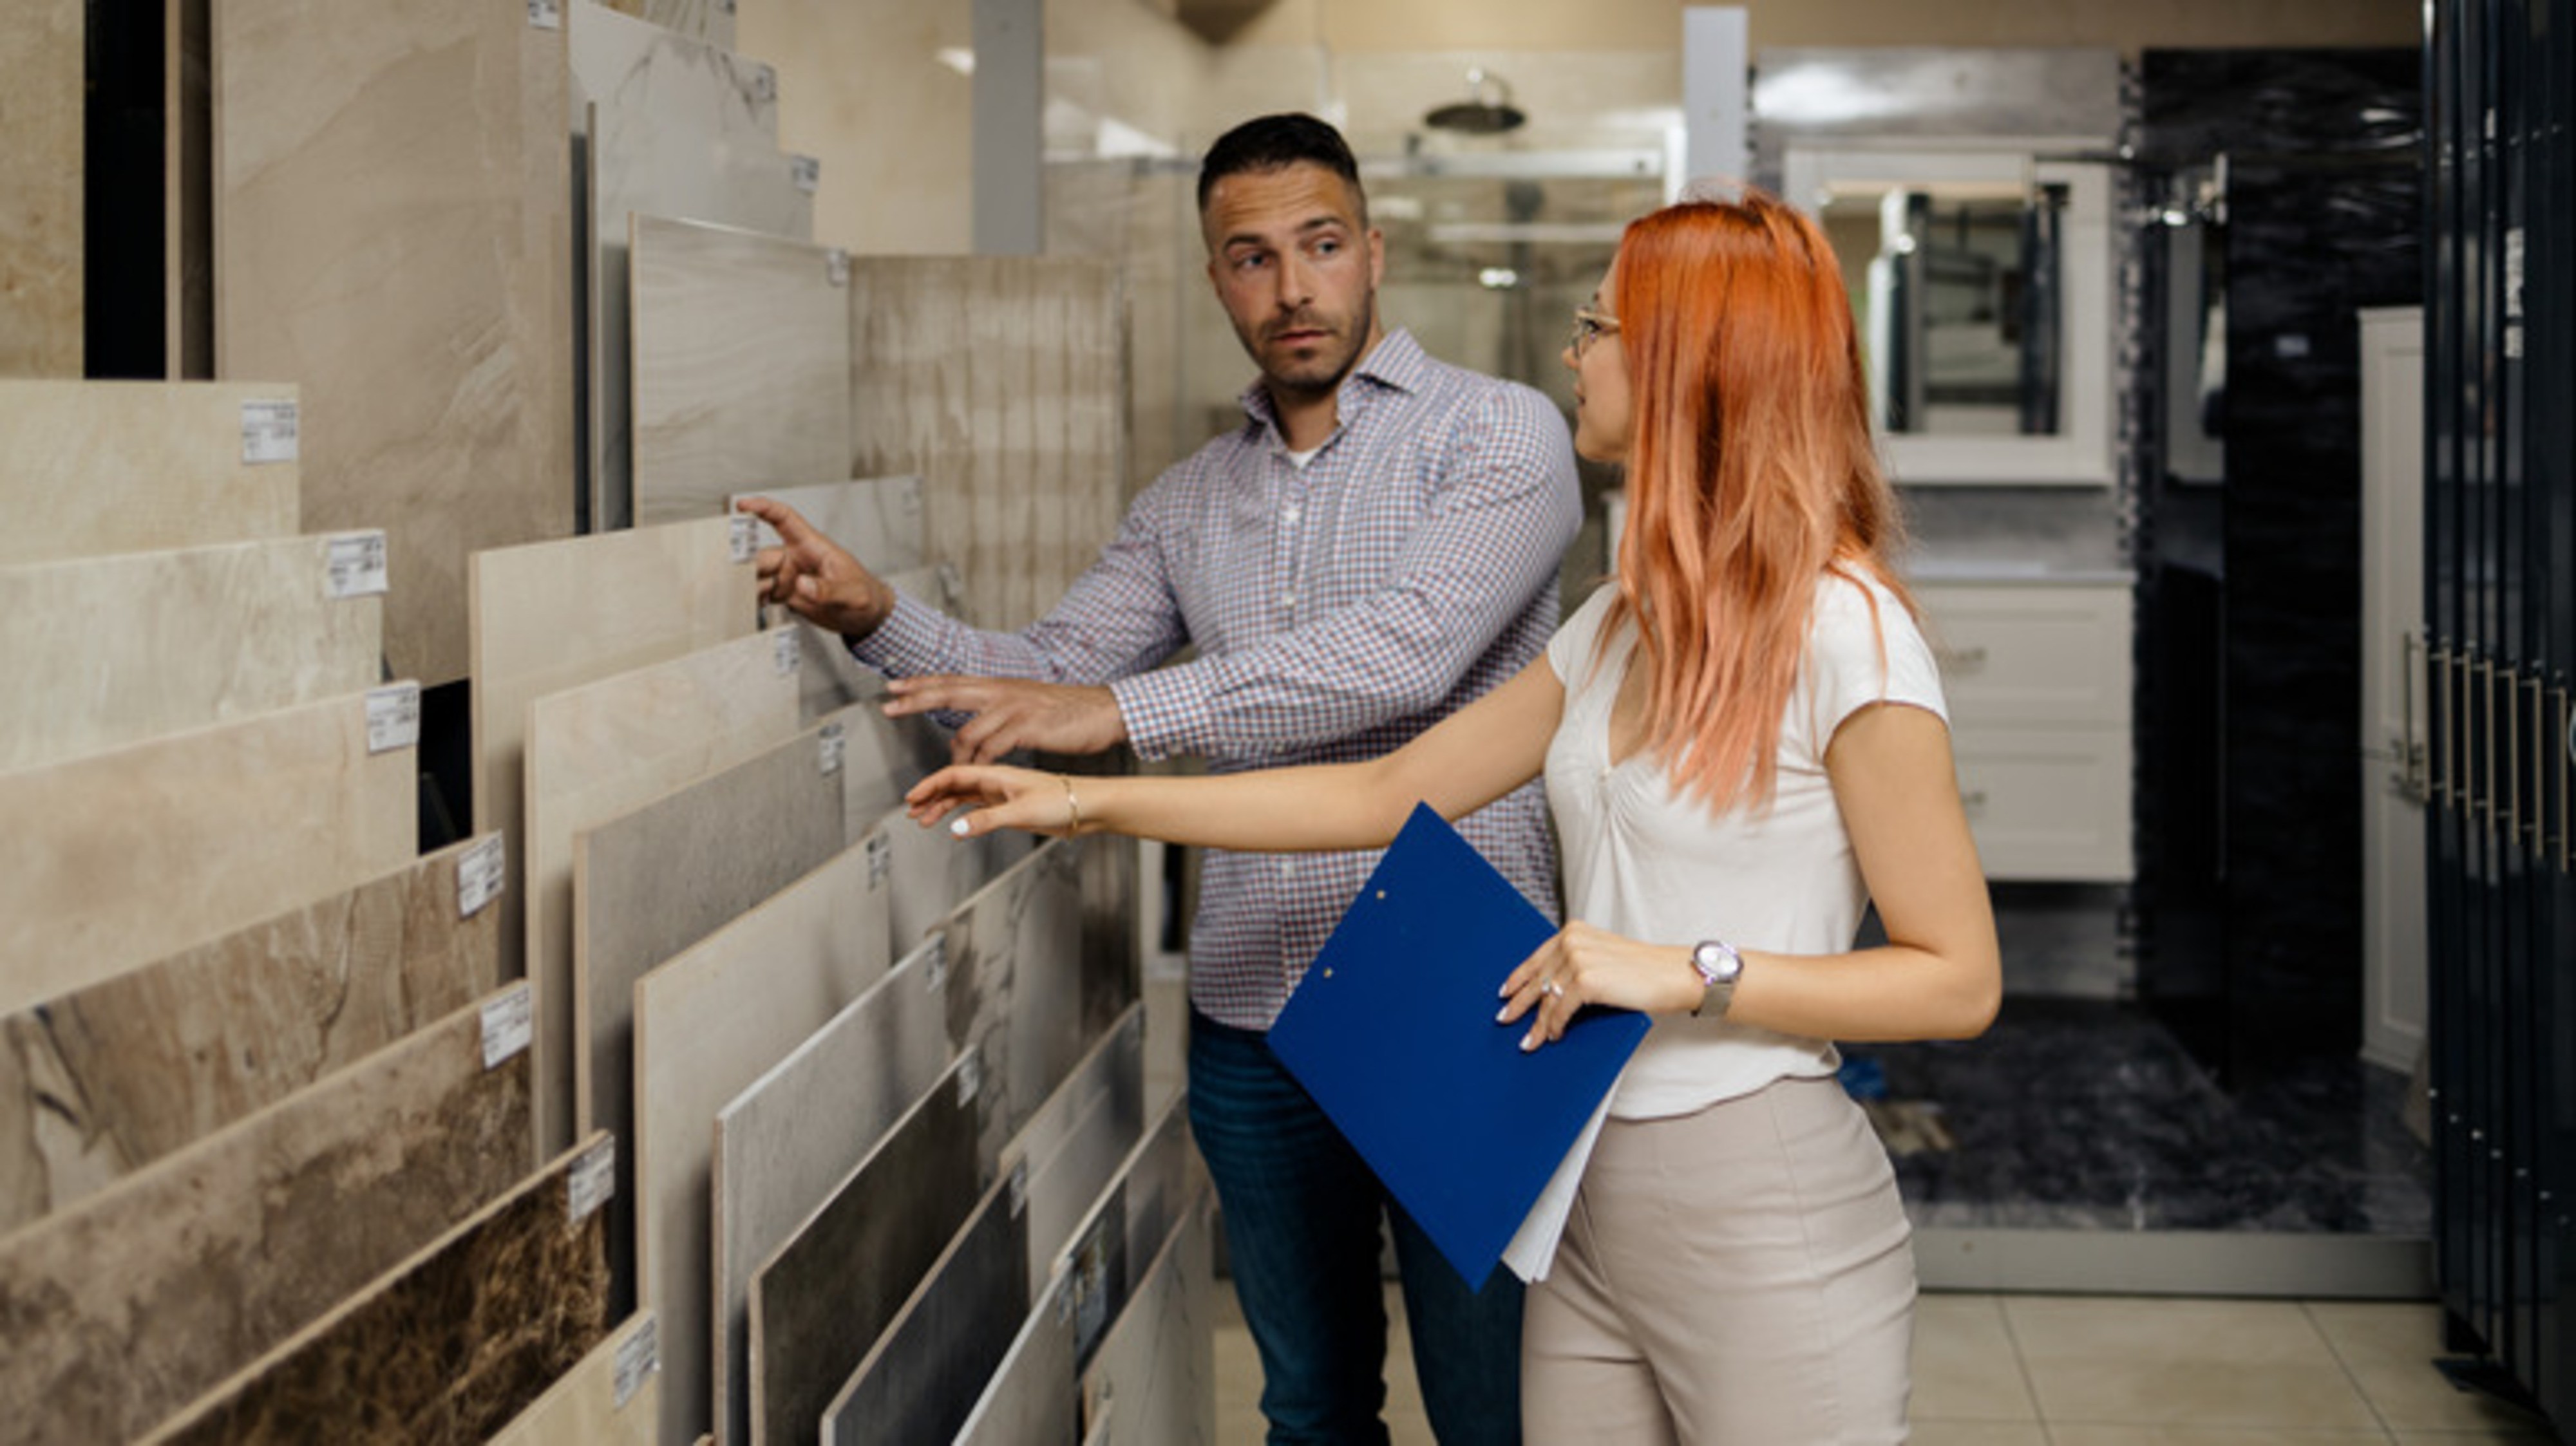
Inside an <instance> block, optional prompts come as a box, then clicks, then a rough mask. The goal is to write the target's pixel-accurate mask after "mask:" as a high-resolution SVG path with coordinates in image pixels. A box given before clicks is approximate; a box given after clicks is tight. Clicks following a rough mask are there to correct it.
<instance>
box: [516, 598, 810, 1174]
mask: <svg viewBox="0 0 2576 1446" xmlns="http://www.w3.org/2000/svg"><path fill="white" fill-rule="evenodd" d="M795 637H796V634H795V633H794V631H792V630H789V629H774V630H772V631H770V632H766V633H756V634H753V635H752V636H750V637H744V638H737V639H735V640H733V641H732V642H729V643H718V644H716V645H715V646H713V647H709V648H701V649H699V650H697V651H695V652H691V653H685V654H682V655H681V656H679V657H676V658H671V659H669V660H667V661H664V662H660V663H653V664H648V665H646V666H644V667H640V668H634V669H630V670H629V671H626V672H623V673H619V674H616V675H614V676H612V677H606V678H601V679H599V680H597V681H595V682H590V683H584V684H582V685H580V686H578V687H574V688H567V689H565V690H563V691H562V692H557V693H549V694H547V695H545V696H543V697H540V698H537V699H536V700H535V701H534V702H531V703H530V704H529V705H528V712H527V745H526V749H525V756H524V759H523V766H524V768H525V770H526V775H525V776H526V784H525V787H526V790H527V793H526V798H527V803H526V830H527V846H526V849H525V855H526V858H527V861H528V862H527V874H526V878H527V952H526V960H527V974H528V978H529V979H530V980H532V981H534V983H535V984H536V986H537V1101H538V1105H537V1118H538V1124H539V1138H540V1139H542V1140H549V1141H551V1140H556V1139H564V1140H569V1139H570V1138H571V1137H572V1133H573V1116H574V1100H573V1072H574V1067H575V1064H576V1062H577V1059H578V1056H577V1054H576V1053H575V1049H576V1040H575V1038H574V1033H573V1016H574V1006H575V1004H576V1000H575V999H574V996H573V968H572V934H573V917H574V911H573V885H572V869H573V840H574V838H575V837H577V836H578V835H579V834H580V833H581V832H582V831H583V830H585V829H589V828H593V827H596V826H598V825H599V824H603V823H606V822H608V821H609V820H610V819H613V818H616V817H618V816H619V815H621V814H624V813H627V812H629V811H630V810H633V809H635V808H639V807H641V806H643V805H645V804H647V803H650V802H652V801H653V800H654V799H656V798H659V797H660V796H662V795H663V794H665V793H668V792H669V791H671V790H672V789H674V788H677V787H679V786H680V785H681V784H684V783H687V782H689V781H690V780H692V779H696V778H703V777H705V776H706V775H707V774H710V773H714V772H717V771H719V770H721V769H725V768H729V767H731V766H733V765H734V764H736V763H739V762H741V761H743V760H744V759H747V758H750V757H752V756H753V755H755V754H758V753H760V752H762V751H764V750H766V749H768V748H771V747H774V746H776V745H778V744H780V743H784V742H786V741H787V740H788V739H789V738H792V737H794V736H795V734H796V732H797V719H796V688H797V675H798V673H799V671H800V668H801V664H800V662H799V658H800V656H801V653H800V650H799V649H798V648H797V646H796V645H795Z"/></svg>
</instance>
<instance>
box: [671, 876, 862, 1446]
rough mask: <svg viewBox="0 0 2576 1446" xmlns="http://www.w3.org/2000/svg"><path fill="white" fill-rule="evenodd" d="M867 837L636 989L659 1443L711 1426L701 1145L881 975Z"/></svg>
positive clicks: (708, 1164)
mask: <svg viewBox="0 0 2576 1446" xmlns="http://www.w3.org/2000/svg"><path fill="white" fill-rule="evenodd" d="M872 862H873V860H872V853H871V850H869V849H868V848H867V847H866V846H865V845H864V844H862V845H861V846H859V847H855V848H851V849H847V850H844V851H843V852H842V853H841V854H839V855H838V856H836V857H835V858H833V859H832V861H831V862H829V863H827V864H825V865H823V866H822V867H821V868H819V869H816V870H815V871H814V872H812V873H810V874H808V875H806V876H805V877H804V878H802V879H799V880H797V881H796V882H795V883H794V884H792V885H790V886H788V887H787V888H786V889H784V890H782V891H780V893H779V894H778V895H777V896H776V897H774V898H772V899H770V900H769V901H768V902H766V903H764V904H762V905H761V906H760V907H758V908H756V909H754V910H752V911H751V912H750V913H747V914H745V915H743V916H742V917H740V918H738V919H736V920H734V921H733V922H732V923H730V924H727V925H725V926H724V927H723V928H722V929H719V930H717V931H716V932H715V933H713V934H711V935H709V936H707V938H705V939H704V940H702V941H700V942H699V943H698V944H696V945H695V946H693V947H692V948H690V949H689V950H688V951H686V952H685V953H682V954H681V955H679V956H678V957H677V958H674V959H673V960H671V961H670V962H669V963H667V964H664V965H663V966H662V967H660V968H658V969H655V970H654V971H653V972H651V973H649V974H647V975H645V976H644V977H643V979H642V980H641V981H639V982H638V983H637V984H636V986H635V1081H636V1085H635V1136H634V1139H635V1178H636V1182H637V1184H636V1195H637V1200H636V1210H637V1225H638V1256H639V1264H640V1266H641V1271H640V1286H641V1292H640V1295H639V1300H640V1301H641V1303H642V1304H644V1305H645V1306H647V1307H649V1308H650V1309H652V1310H653V1312H654V1313H655V1314H656V1315H658V1316H660V1317H661V1320H662V1363H663V1382H662V1405H663V1412H662V1421H663V1437H664V1439H665V1440H678V1439H683V1438H684V1437H688V1436H694V1435H695V1434H696V1433H698V1432H700V1431H706V1430H712V1429H713V1428H714V1426H715V1412H714V1407H713V1404H712V1400H711V1398H710V1396H709V1394H708V1378H709V1375H710V1369H709V1363H710V1360H711V1357H712V1353H713V1350H714V1346H713V1332H712V1329H711V1327H710V1325H709V1321H708V1316H709V1313H710V1311H709V1302H710V1300H711V1298H712V1296H713V1292H714V1284H713V1281H712V1279H711V1276H712V1274H713V1269H712V1266H711V1264H710V1254H711V1248H712V1240H713V1235H712V1233H711V1232H712V1229H713V1225H712V1213H713V1206H712V1204H711V1195H710V1190H711V1185H710V1180H711V1177H712V1174H713V1169H714V1167H713V1163H712V1160H711V1150H712V1146H713V1141H714V1136H715V1120H716V1115H717V1113H718V1112H719V1111H721V1110H722V1109H723V1108H724V1107H725V1105H726V1104H727V1102H729V1101H731V1100H732V1099H733V1098H734V1097H735V1096H736V1095H738V1094H740V1093H742V1091H743V1088H744V1086H746V1085H748V1084H750V1083H751V1082H752V1081H753V1080H756V1079H758V1078H760V1076H761V1075H762V1074H764V1073H766V1072H767V1071H768V1070H769V1068H770V1067H771V1066H772V1065H775V1064H776V1063H778V1061H780V1060H782V1059H784V1058H786V1057H787V1055H788V1054H789V1053H790V1052H791V1051H793V1050H794V1049H795V1048H796V1046H797V1045H799V1044H801V1043H803V1042H804V1041H805V1039H806V1038H807V1037H808V1036H810V1035H812V1034H813V1033H814V1031H815V1030H817V1029H820V1028H822V1027H823V1026H824V1025H825V1024H827V1023H829V1022H831V1020H832V1017H833V1016H834V1015H836V1014H838V1013H840V1012H841V1011H842V1010H843V1009H845V1008H847V1007H848V1006H849V1004H850V1003H851V1001H853V1000H855V999H857V998H858V997H859V996H860V995H861V994H864V993H866V992H867V990H868V988H869V987H870V986H871V985H873V984H875V983H876V982H877V981H878V980H880V979H882V978H884V977H885V974H886V971H887V969H888V968H889V967H890V966H891V964H892V960H891V958H890V957H889V954H888V950H887V947H886V939H887V933H886V914H885V904H886V901H885V889H884V880H883V878H882V877H881V876H879V875H878V874H877V873H876V871H875V869H874V868H873V867H872Z"/></svg>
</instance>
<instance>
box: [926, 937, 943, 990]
mask: <svg viewBox="0 0 2576 1446" xmlns="http://www.w3.org/2000/svg"><path fill="white" fill-rule="evenodd" d="M921 975H922V978H923V980H924V981H926V982H927V984H928V985H929V988H930V992H931V993H933V994H936V993H938V992H939V991H940V990H941V988H943V987H945V986H946V985H947V983H948V936H947V935H945V934H942V935H940V936H939V937H938V938H936V939H933V940H931V941H930V957H929V958H928V959H925V960H923V961H922V965H921Z"/></svg>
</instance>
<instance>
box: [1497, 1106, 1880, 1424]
mask: <svg viewBox="0 0 2576 1446" xmlns="http://www.w3.org/2000/svg"><path fill="white" fill-rule="evenodd" d="M1909 1236H1910V1232H1909V1230H1908V1227H1907V1225H1906V1221H1905V1207H1904V1203H1903V1201H1902V1200H1900V1199H1899V1198H1898V1195H1897V1191H1896V1177H1895V1173H1894V1172H1893V1171H1892V1170H1891V1169H1890V1168H1889V1167H1888V1163H1887V1152H1886V1151H1885V1150H1884V1149H1883V1148H1881V1147H1880V1145H1879V1142H1878V1138H1877V1136H1876V1135H1874V1134H1873V1133H1871V1131H1870V1127H1869V1121H1868V1118H1867V1117H1866V1116H1864V1115H1863V1114H1862V1113H1861V1111H1860V1108H1859V1106H1857V1105H1855V1104H1853V1103H1852V1102H1851V1100H1850V1099H1849V1097H1847V1096H1846V1095H1845V1094H1844V1093H1843V1090H1842V1086H1841V1085H1840V1084H1838V1083H1836V1082H1835V1081H1833V1080H1831V1079H1787V1080H1781V1081H1779V1082H1777V1083H1775V1084H1773V1085H1771V1086H1770V1087H1769V1088H1767V1089H1764V1090H1761V1091H1759V1092H1757V1093H1754V1094H1751V1095H1747V1096H1745V1097H1743V1098H1741V1099H1733V1100H1726V1101H1723V1102H1721V1103H1718V1104H1715V1105H1711V1106H1709V1107H1708V1108H1707V1109H1704V1110H1701V1111H1699V1112H1698V1113H1696V1114H1691V1115H1683V1116H1680V1117H1677V1118H1673V1119H1658V1120H1618V1119H1613V1120H1610V1121H1609V1122H1607V1123H1606V1124H1605V1125H1604V1126H1603V1127H1602V1131H1601V1139H1600V1142H1599V1144H1598V1145H1596V1146H1595V1148H1594V1150H1593V1153H1592V1160H1591V1163H1590V1165H1589V1166H1588V1167H1587V1168H1586V1169H1585V1171H1584V1176H1583V1185H1582V1188H1581V1190H1580V1192H1579V1193H1578V1195H1577V1196H1576V1199H1575V1204H1574V1213H1573V1216H1572V1218H1571V1219H1569V1220H1568V1221H1567V1223H1566V1229H1565V1237H1564V1239H1563V1241H1562V1242H1561V1243H1560V1244H1559V1245H1558V1247H1557V1254H1556V1262H1555V1264H1554V1265H1553V1266H1551V1267H1550V1269H1549V1273H1548V1278H1547V1279H1546V1280H1545V1281H1543V1282H1541V1283H1539V1284H1537V1285H1533V1286H1531V1287H1530V1291H1529V1297H1528V1302H1527V1305H1526V1307H1525V1311H1524V1317H1523V1321H1522V1328H1521V1418H1522V1428H1523V1431H1524V1434H1525V1435H1526V1436H1527V1438H1528V1440H1529V1441H1531V1442H1532V1443H1534V1446H1547V1443H1555V1442H1578V1441H1580V1442H1594V1441H1616V1442H1620V1443H1622V1446H1633V1443H1648V1442H1691V1443H1698V1446H1803V1443H1809V1442H1814V1443H1834V1446H1846V1443H1854V1442H1889V1441H1903V1440H1904V1439H1905V1430H1906V1427H1905V1414H1906V1391H1907V1368H1908V1362H1909V1356H1910V1353H1911V1349H1912V1344H1913V1324H1914V1254H1913V1250H1912V1248H1911V1245H1910V1243H1909Z"/></svg>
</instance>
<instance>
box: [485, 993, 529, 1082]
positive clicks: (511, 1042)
mask: <svg viewBox="0 0 2576 1446" xmlns="http://www.w3.org/2000/svg"><path fill="white" fill-rule="evenodd" d="M536 1022H537V1012H536V999H535V996H534V995H533V994H531V993H530V992H529V989H528V985H527V984H526V982H524V981H522V982H521V983H520V984H519V986H518V987H517V988H515V989H512V990H511V991H510V992H509V993H507V994H504V995H502V996H501V997H500V998H498V999H495V1000H493V1001H492V1002H491V1003H489V1004H486V1005H484V1006H483V1067H484V1068H485V1069H490V1068H492V1067H494V1066H495V1065H498V1064H500V1063H501V1062H502V1061H504V1060H506V1059H509V1058H510V1057H511V1056H512V1055H515V1054H517V1053H518V1052H519V1051H521V1050H523V1049H526V1048H527V1047H528V1041H529V1039H531V1038H532V1037H533V1036H534V1035H535V1034H536Z"/></svg>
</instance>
